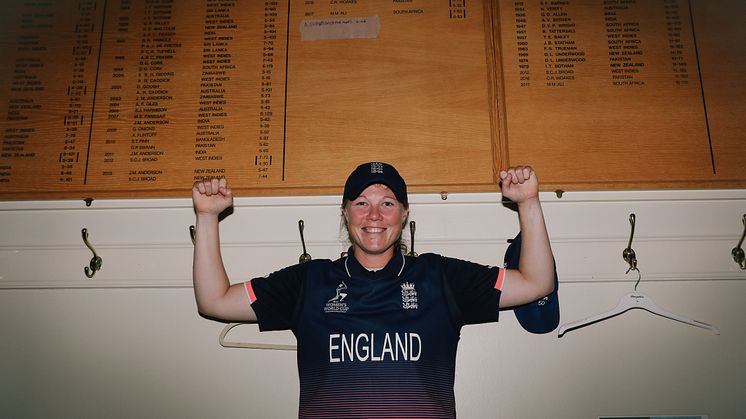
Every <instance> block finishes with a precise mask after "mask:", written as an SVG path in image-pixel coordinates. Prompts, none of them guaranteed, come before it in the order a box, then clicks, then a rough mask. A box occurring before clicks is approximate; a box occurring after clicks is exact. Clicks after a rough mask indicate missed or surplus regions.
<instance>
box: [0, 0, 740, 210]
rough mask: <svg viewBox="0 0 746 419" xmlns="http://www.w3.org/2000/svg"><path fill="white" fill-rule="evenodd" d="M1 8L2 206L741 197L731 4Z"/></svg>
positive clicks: (309, 0) (94, 2)
mask: <svg viewBox="0 0 746 419" xmlns="http://www.w3.org/2000/svg"><path fill="white" fill-rule="evenodd" d="M6 3H7V6H6V8H5V13H4V14H3V15H2V16H0V25H2V26H0V27H1V28H2V29H0V52H2V54H3V57H4V59H3V65H2V67H0V112H3V114H4V115H5V118H4V119H3V122H2V135H3V137H2V146H1V148H0V199H22V198H85V197H94V198H97V197H149V196H186V195H187V194H188V191H189V188H190V186H191V184H192V182H193V181H194V180H196V179H201V178H205V177H212V176H226V177H228V178H229V181H230V183H231V185H232V187H233V188H234V189H235V190H236V192H237V193H238V194H244V195H264V194H279V195H294V194H316V193H332V194H338V193H340V191H341V187H342V184H343V182H344V180H345V177H346V176H347V174H348V173H349V172H350V171H351V170H352V169H353V168H354V167H355V166H356V165H357V164H359V163H361V162H364V161H371V160H383V161H388V162H391V163H393V164H395V165H396V166H397V167H398V168H399V169H400V171H401V172H402V174H403V175H404V177H405V178H406V179H407V181H408V184H409V185H410V187H411V190H413V191H429V192H438V191H442V190H447V191H454V190H462V191H475V190H495V189H496V188H497V186H496V171H497V170H498V168H502V167H505V166H506V165H508V164H520V163H531V164H532V165H534V166H535V167H537V169H538V170H539V171H540V173H541V178H542V184H543V185H544V187H545V188H552V189H554V188H564V189H573V188H585V189H587V188H616V187H631V188H639V187H642V188H650V187H682V186H683V187H692V186H695V187H700V186H704V187H712V186H715V187H744V186H746V173H745V169H744V167H746V157H744V156H746V145H744V144H745V143H746V142H744V141H743V140H742V138H741V133H742V132H745V131H746V126H744V123H743V122H741V120H742V119H743V118H741V117H739V115H743V114H744V111H746V109H744V105H743V104H742V100H741V98H742V97H743V96H744V93H746V92H744V90H745V89H744V83H743V82H742V81H741V79H742V74H743V72H744V70H746V68H745V67H746V65H744V59H743V57H744V56H745V55H746V54H743V53H744V52H745V51H744V45H745V44H744V43H743V42H742V41H743V39H744V30H743V29H742V28H741V25H740V21H741V20H742V19H741V18H742V17H743V16H744V6H743V5H742V3H741V2H739V1H735V0H730V1H723V2H706V1H704V0H691V1H687V0H655V1H653V0H650V1H647V0H646V1H643V0H564V1H561V0H554V1H504V0H501V1H490V2H486V3H484V4H483V3H482V2H480V1H476V0H474V1H466V0H449V1H437V0H385V1H383V0H382V1H361V0H324V1H320V0H303V1H299V0H285V1H279V0H278V1H267V0H262V1H235V0H234V1H219V0H180V1H176V0H59V1H22V0H12V1H9V2H6ZM713 3H715V4H713ZM723 57H727V58H728V59H727V60H724V59H723Z"/></svg>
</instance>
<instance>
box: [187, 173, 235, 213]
mask: <svg viewBox="0 0 746 419" xmlns="http://www.w3.org/2000/svg"><path fill="white" fill-rule="evenodd" d="M192 203H193V204H194V210H195V211H196V212H197V215H200V214H208V215H218V214H220V213H221V212H223V211H224V210H225V209H226V208H228V207H230V206H232V205H233V192H232V191H231V190H230V188H228V181H227V180H226V179H225V178H212V179H206V180H200V181H197V182H194V186H192Z"/></svg>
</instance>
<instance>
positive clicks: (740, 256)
mask: <svg viewBox="0 0 746 419" xmlns="http://www.w3.org/2000/svg"><path fill="white" fill-rule="evenodd" d="M741 221H742V222H743V233H741V240H739V241H738V244H737V245H736V247H734V248H733V250H731V251H730V254H731V255H733V260H734V261H735V262H736V263H737V264H738V266H740V267H741V269H746V255H745V254H744V252H743V248H741V245H742V244H743V238H744V237H746V214H743V218H742V219H741Z"/></svg>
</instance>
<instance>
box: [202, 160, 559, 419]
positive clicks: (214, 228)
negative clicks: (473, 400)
mask: <svg viewBox="0 0 746 419" xmlns="http://www.w3.org/2000/svg"><path fill="white" fill-rule="evenodd" d="M500 179H501V182H502V193H503V195H504V196H505V197H507V198H509V199H510V200H512V201H513V202H515V203H516V204H517V205H518V213H519V218H520V226H521V231H522V235H523V238H522V244H521V258H520V262H519V268H518V269H515V270H513V269H504V268H501V267H491V266H484V265H480V264H476V263H472V262H468V261H463V260H458V259H453V258H448V257H444V256H440V255H436V254H423V255H420V256H419V257H416V258H414V257H410V256H405V255H404V254H402V252H401V251H400V246H399V243H400V241H401V235H402V230H403V228H404V225H405V223H406V220H407V217H408V215H409V201H408V197H407V188H406V183H405V182H404V180H403V179H402V178H401V176H400V175H399V173H398V172H397V171H396V169H395V168H394V167H393V166H391V165H389V164H387V163H380V162H372V163H365V164H362V165H360V166H358V167H357V168H356V169H355V170H354V171H353V172H352V173H351V174H350V176H349V178H348V179H347V182H346V183H345V189H344V194H343V202H342V215H343V217H344V222H345V226H346V228H347V231H348V234H349V238H350V242H351V244H352V245H351V247H350V249H349V251H348V253H347V256H345V257H343V258H340V259H338V260H336V261H330V260H314V261H311V262H309V263H304V264H299V265H294V266H290V267H287V268H285V269H282V270H280V271H278V272H275V273H273V274H271V275H269V276H267V277H264V278H255V279H252V280H250V281H248V282H245V283H243V284H234V285H230V283H229V280H228V277H227V275H226V273H225V269H224V267H223V262H222V258H221V254H220V244H219V238H218V214H219V213H220V212H222V211H223V210H225V209H226V208H228V207H229V206H231V205H232V202H233V196H232V193H231V191H230V189H229V188H228V186H227V183H226V180H225V179H211V180H207V181H203V182H197V183H195V184H194V187H193V189H192V197H193V202H194V207H195V211H196V214H197V224H196V229H197V230H196V243H195V250H194V272H193V275H194V289H195V295H196V300H197V307H198V309H199V311H200V313H202V314H204V315H207V316H211V317H215V318H219V319H225V320H233V321H236V320H240V321H257V322H258V324H259V328H260V330H284V329H290V330H292V331H293V333H294V334H295V336H296V338H297V341H298V373H299V377H300V408H299V414H298V416H299V417H300V418H306V417H309V418H310V417H314V418H320V417H321V418H379V417H380V418H383V417H418V418H452V417H455V415H456V412H455V401H454V393H453V383H454V375H455V371H454V369H455V359H456V347H457V345H458V340H459V334H460V329H461V326H463V325H465V324H474V323H485V322H491V321H497V319H498V313H499V309H500V308H506V307H512V306H517V305H521V304H526V303H529V302H532V301H535V300H537V299H539V298H541V297H543V296H545V295H547V294H549V293H550V292H551V291H552V289H553V287H554V261H553V257H552V251H551V247H550V244H549V238H548V235H547V231H546V227H545V224H544V216H543V213H542V210H541V204H540V202H539V193H538V180H537V177H536V174H535V173H534V171H533V170H532V169H531V168H530V167H527V166H519V167H511V168H509V169H508V170H505V171H502V172H501V173H500Z"/></svg>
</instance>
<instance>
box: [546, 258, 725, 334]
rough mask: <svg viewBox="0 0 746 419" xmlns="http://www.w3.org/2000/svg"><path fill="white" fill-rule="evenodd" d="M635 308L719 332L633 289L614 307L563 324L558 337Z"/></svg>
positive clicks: (711, 326)
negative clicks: (670, 310) (660, 305)
mask: <svg viewBox="0 0 746 419" xmlns="http://www.w3.org/2000/svg"><path fill="white" fill-rule="evenodd" d="M638 272H639V271H638ZM635 288H636V287H635ZM636 308H641V309H643V310H646V311H649V312H650V313H653V314H657V315H659V316H662V317H665V318H668V319H671V320H676V321H679V322H682V323H686V324H688V325H691V326H695V327H701V328H703V329H707V330H709V331H711V332H713V333H715V334H716V335H719V334H720V330H718V328H717V327H715V326H713V325H711V324H709V323H705V322H701V321H699V320H694V319H689V318H686V317H683V316H679V315H676V314H673V313H671V312H669V311H667V310H664V309H662V308H660V307H658V305H656V304H655V302H654V301H653V300H652V299H651V298H650V297H648V296H647V295H645V294H644V293H642V292H638V291H634V292H630V293H628V294H625V295H624V296H622V298H621V299H619V303H618V304H617V305H616V307H614V308H613V309H611V310H609V311H607V312H604V313H601V314H597V315H595V316H591V317H588V318H585V319H582V320H577V321H574V322H570V323H565V324H563V325H562V326H560V328H559V334H558V337H562V336H563V335H564V334H565V333H566V332H569V331H570V330H574V329H579V328H581V327H584V326H588V325H590V324H593V323H597V322H600V321H602V320H606V319H608V318H611V317H614V316H618V315H620V314H622V313H624V312H626V311H629V310H632V309H636Z"/></svg>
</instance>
